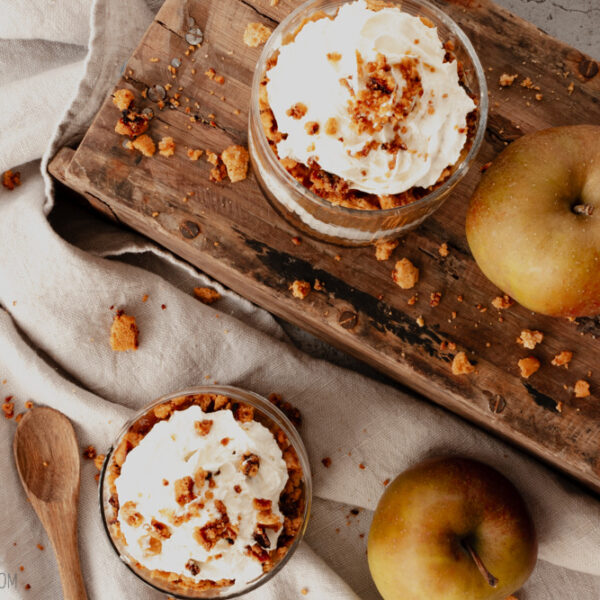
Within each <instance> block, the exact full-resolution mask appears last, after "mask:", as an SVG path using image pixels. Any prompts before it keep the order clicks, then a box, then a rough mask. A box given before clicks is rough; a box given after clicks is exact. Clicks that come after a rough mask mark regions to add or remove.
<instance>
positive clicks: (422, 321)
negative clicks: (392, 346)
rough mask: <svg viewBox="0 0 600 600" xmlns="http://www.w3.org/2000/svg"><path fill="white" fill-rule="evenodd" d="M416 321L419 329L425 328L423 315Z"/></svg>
mask: <svg viewBox="0 0 600 600" xmlns="http://www.w3.org/2000/svg"><path fill="white" fill-rule="evenodd" d="M415 320H416V322H417V325H418V326H419V327H425V319H424V318H423V317H422V316H421V315H419V316H418V317H417V318H416V319H415Z"/></svg>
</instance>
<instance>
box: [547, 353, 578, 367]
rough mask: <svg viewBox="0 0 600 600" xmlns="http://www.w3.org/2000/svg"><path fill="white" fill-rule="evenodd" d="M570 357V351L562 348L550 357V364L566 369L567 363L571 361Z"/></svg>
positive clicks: (571, 356) (571, 355)
mask: <svg viewBox="0 0 600 600" xmlns="http://www.w3.org/2000/svg"><path fill="white" fill-rule="evenodd" d="M572 358H573V353H572V352H569V351H568V350H563V351H562V352H559V353H558V354H557V355H556V356H555V357H554V358H553V359H552V362H551V363H550V364H552V365H554V366H555V367H565V369H568V368H569V363H570V362H571V359H572Z"/></svg>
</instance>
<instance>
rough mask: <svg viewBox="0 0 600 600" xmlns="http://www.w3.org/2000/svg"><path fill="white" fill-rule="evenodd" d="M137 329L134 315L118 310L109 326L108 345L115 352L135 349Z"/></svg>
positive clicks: (136, 347)
mask: <svg viewBox="0 0 600 600" xmlns="http://www.w3.org/2000/svg"><path fill="white" fill-rule="evenodd" d="M138 338H139V331H138V328H137V324H136V322H135V317H133V316H131V315H126V314H124V313H123V311H118V312H117V314H116V315H115V317H114V319H113V322H112V326H111V328H110V346H111V348H112V349H113V350H114V351H115V352H124V351H126V350H137V349H138V346H139V342H138Z"/></svg>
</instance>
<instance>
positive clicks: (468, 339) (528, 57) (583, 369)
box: [50, 0, 600, 492]
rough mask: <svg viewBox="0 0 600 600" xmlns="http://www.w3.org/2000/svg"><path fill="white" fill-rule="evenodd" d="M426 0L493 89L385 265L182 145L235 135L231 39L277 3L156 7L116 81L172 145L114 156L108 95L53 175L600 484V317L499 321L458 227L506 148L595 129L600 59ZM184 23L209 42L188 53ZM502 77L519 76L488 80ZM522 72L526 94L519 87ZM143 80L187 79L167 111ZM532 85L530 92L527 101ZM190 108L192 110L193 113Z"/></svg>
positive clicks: (453, 406)
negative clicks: (481, 135)
mask: <svg viewBox="0 0 600 600" xmlns="http://www.w3.org/2000/svg"><path fill="white" fill-rule="evenodd" d="M434 3H435V4H437V5H438V6H439V7H440V8H442V9H444V10H446V11H447V12H448V13H449V14H450V15H451V16H452V17H453V18H454V19H455V20H456V21H458V23H459V24H460V25H461V26H462V27H463V28H464V30H465V31H466V33H467V34H468V35H469V36H470V38H471V40H472V41H473V43H474V45H475V47H476V49H477V51H478V53H479V56H480V58H481V61H482V63H483V65H484V68H485V70H486V73H487V76H488V84H489V88H490V101H491V113H490V118H489V126H488V129H487V134H486V139H485V142H484V145H483V148H482V150H481V153H480V156H479V159H478V161H477V164H476V166H475V167H474V168H473V169H472V171H471V172H470V173H469V175H468V176H467V177H466V178H465V180H464V181H463V182H462V183H461V184H460V186H459V187H458V188H457V189H456V190H455V192H454V194H453V196H452V197H451V198H450V199H449V201H448V202H447V203H446V204H445V205H444V207H443V208H442V209H441V210H440V211H439V212H437V213H436V214H435V215H433V217H431V218H429V219H428V220H427V221H426V222H425V223H424V224H423V225H422V226H421V227H420V228H419V229H418V230H416V231H415V232H413V233H411V234H409V235H407V236H406V237H405V238H404V239H403V240H402V242H401V244H400V246H399V248H398V249H397V250H396V251H395V253H394V256H393V257H392V259H391V260H389V261H386V262H377V261H376V260H375V257H374V251H373V248H360V249H348V248H341V247H337V246H334V245H330V244H326V243H322V242H319V241H315V240H313V239H311V238H310V237H307V236H305V235H302V236H301V238H302V242H301V243H300V244H299V245H296V244H294V243H293V241H292V238H294V236H296V235H298V234H297V232H296V231H294V230H293V229H292V228H291V227H290V226H289V225H288V224H287V223H286V222H285V221H284V220H282V219H281V218H280V217H279V216H278V215H277V213H276V212H275V211H274V210H273V209H272V208H271V206H270V205H269V204H268V202H267V201H266V200H265V199H264V197H263V195H262V193H261V191H260V189H259V187H258V185H257V182H256V180H255V178H254V176H253V175H252V174H250V176H249V177H248V179H246V180H245V181H243V182H241V183H236V184H233V185H232V184H230V183H228V182H227V181H224V182H222V183H219V184H213V183H211V182H209V171H210V168H211V167H212V165H210V164H209V163H207V162H206V161H205V160H204V157H203V158H202V159H200V160H199V161H198V162H192V161H190V160H189V159H188V158H187V156H186V149H187V148H188V147H190V148H201V149H204V150H206V149H210V150H213V151H216V152H220V151H221V150H223V149H224V148H225V147H227V146H228V145H230V144H231V143H240V144H246V143H247V122H248V104H249V98H250V84H251V79H252V75H253V71H254V66H255V64H256V61H257V59H258V57H259V54H260V48H257V49H254V48H248V47H246V46H245V45H244V44H243V42H242V37H243V31H244V29H245V27H246V25H247V23H249V22H251V21H259V22H262V23H265V24H266V25H268V26H270V27H275V26H276V25H277V22H278V21H280V20H281V19H282V18H283V17H284V16H285V15H287V14H288V13H289V12H290V10H292V9H293V8H294V7H295V6H297V2H296V1H295V0H281V1H280V2H279V4H278V5H277V6H274V7H273V6H271V2H270V0H253V1H250V0H195V1H194V0H166V2H165V4H164V5H163V7H162V9H161V10H160V12H159V13H158V15H157V17H156V19H155V20H154V22H153V23H152V25H151V26H150V28H149V30H148V32H147V34H146V35H145V37H144V38H143V40H142V41H141V43H140V45H139V46H138V48H137V49H136V50H135V52H134V54H133V56H132V57H131V59H130V60H129V63H128V64H127V66H126V68H125V71H124V74H123V77H122V78H121V80H120V81H119V82H118V84H117V87H119V88H120V87H126V88H129V89H131V90H133V91H135V94H136V98H137V100H138V104H139V105H140V106H141V107H145V106H152V107H153V108H154V109H155V112H156V115H157V116H156V117H155V119H154V120H153V121H152V124H151V128H150V134H151V136H152V137H153V138H154V139H155V140H156V141H158V140H160V139H161V137H163V136H165V135H167V136H172V137H173V138H174V139H175V142H176V144H177V148H176V152H175V155H174V156H172V157H170V158H165V157H162V156H159V155H158V153H157V154H156V155H155V156H154V157H153V158H142V157H141V155H140V154H139V153H137V152H132V151H129V150H126V149H125V148H123V146H122V141H123V139H124V138H122V137H120V136H118V135H116V134H115V133H114V126H115V123H116V121H117V119H118V117H119V113H118V111H117V110H116V108H115V107H114V106H113V105H112V103H111V99H110V98H107V99H106V102H105V103H104V105H103V106H102V108H101V110H100V112H99V114H98V116H97V118H96V119H95V121H94V123H93V125H92V126H91V128H90V130H89V131H88V132H87V134H86V136H85V138H84V140H83V141H82V143H81V145H80V146H79V147H78V148H77V149H76V150H75V151H74V150H73V149H69V148H65V149H63V150H62V151H61V152H59V154H58V155H57V156H56V158H55V159H54V161H53V162H52V164H51V165H50V171H51V172H52V173H53V174H54V176H55V177H56V178H57V179H59V180H60V181H62V182H63V183H65V184H66V185H67V186H69V187H71V188H73V189H75V190H77V191H78V192H80V193H81V194H82V195H83V196H84V197H85V198H86V199H87V200H88V201H89V203H90V204H91V205H92V206H94V207H95V208H96V209H98V210H100V211H102V212H103V213H105V214H107V215H108V216H109V217H111V218H112V219H114V220H116V221H119V222H121V223H124V224H126V225H129V226H131V227H133V228H134V229H136V230H137V231H140V232H142V233H144V234H146V235H147V236H149V237H150V238H152V239H154V240H156V241H157V242H159V243H160V244H162V245H164V246H166V247H167V248H170V249H171V250H172V251H173V252H175V253H176V254H178V255H180V256H182V257H183V258H185V259H186V260H188V261H189V262H191V263H193V264H194V265H196V266H197V267H199V268H200V269H202V270H203V271H205V272H206V273H208V274H209V275H211V276H213V277H215V278H216V279H218V280H219V281H221V282H223V283H224V284H225V285H227V286H229V287H230V288H231V289H233V290H235V291H237V292H238V293H240V294H242V295H243V296H245V297H247V298H249V299H250V300H252V301H254V302H256V303H257V304H259V305H261V306H263V307H265V308H266V309H267V310H269V311H271V312H273V313H275V314H277V315H279V316H281V317H283V318H284V319H286V320H288V321H291V322H292V323H295V324H297V325H299V326H300V327H303V328H304V329H306V330H308V331H310V332H312V333H314V334H316V335H318V336H320V337H322V338H324V339H325V340H327V341H328V342H330V343H332V344H334V345H335V346H338V347H339V348H341V349H343V350H345V351H346V352H349V353H351V354H353V355H355V356H357V357H358V358H360V359H362V360H364V361H366V362H367V363H370V364H371V365H373V366H375V367H376V368H377V369H379V370H380V371H382V372H384V373H386V374H388V375H389V376H391V377H393V378H395V379H397V380H398V381H400V382H402V383H404V384H406V385H408V386H410V387H411V388H413V389H414V390H416V391H418V392H420V393H421V394H423V395H424V396H426V397H427V398H429V399H431V400H433V401H435V402H437V403H439V404H441V405H443V406H445V407H447V408H449V409H450V410H452V411H454V412H456V413H458V414H460V415H462V416H464V417H466V418H467V419H469V420H471V421H474V422H476V423H478V424H479V425H481V426H483V427H485V428H486V429H488V430H491V431H493V432H495V433H496V434H498V435H500V436H502V437H504V438H506V439H508V440H511V441H512V442H514V443H516V444H517V445H519V446H521V447H523V448H525V449H527V450H529V451H531V452H532V453H534V454H536V455H537V456H539V457H541V458H542V459H544V460H546V461H547V462H549V463H552V464H553V465H555V466H556V467H558V468H559V469H562V470H563V471H566V472H568V473H570V474H571V475H573V476H574V477H576V478H577V479H579V480H580V481H582V482H584V483H586V484H587V485H588V486H589V487H590V488H592V489H594V490H596V491H597V492H599V491H600V347H599V342H598V341H597V340H596V335H598V334H600V319H579V320H578V322H576V323H571V322H567V321H566V320H557V319H550V318H545V317H542V316H539V315H534V314H532V313H531V312H529V311H527V310H525V309H523V308H522V307H519V306H514V307H512V308H511V309H509V310H506V311H503V312H502V314H500V313H499V312H498V311H497V310H496V309H494V308H493V307H492V306H491V301H492V299H493V298H494V297H495V296H497V295H498V293H499V290H497V289H496V288H495V287H494V286H493V285H492V284H491V283H490V282H488V281H487V280H486V278H485V277H484V276H483V275H482V273H481V272H480V271H479V269H478V268H477V266H476V265H475V263H474V262H473V259H472V257H471V254H470V253H469V249H468V246H467V243H466V240H465V234H464V218H465V211H466V208H467V204H468V199H469V197H470V195H471V193H472V191H473V189H474V187H475V185H476V184H477V182H478V181H479V179H480V176H481V175H480V167H481V166H482V165H484V164H485V163H487V162H488V161H491V160H492V159H493V158H494V157H495V156H496V155H497V154H498V152H499V151H501V150H502V149H503V148H504V147H505V146H506V145H507V144H508V143H510V142H511V141H512V140H514V139H516V138H518V137H519V136H521V135H522V134H523V133H525V132H528V131H533V130H537V129H540V128H544V127H548V126H552V125H566V124H576V123H583V122H592V123H599V122H600V75H598V64H597V63H596V62H594V61H593V60H591V59H589V58H588V57H586V56H584V55H582V54H581V53H580V52H578V51H576V50H574V49H572V48H569V47H567V46H565V45H564V44H562V43H561V42H559V41H557V40H555V39H553V38H551V37H549V36H548V35H546V34H545V33H543V32H542V31H540V30H539V29H537V28H536V27H534V26H533V25H531V24H529V23H527V22H525V21H523V20H521V19H519V18H517V17H515V16H513V15H512V14H510V13H508V12H506V11H504V10H502V9H500V8H498V7H497V6H495V5H494V4H493V3H492V2H490V1H489V0H451V1H450V0H434ZM189 17H193V18H194V19H195V21H196V23H197V24H198V25H199V26H200V27H201V28H202V29H203V31H204V33H205V39H204V43H203V45H202V47H201V48H199V49H197V50H196V51H195V52H193V53H191V54H190V55H189V56H186V55H185V50H186V49H187V48H188V44H187V42H186V41H185V33H186V32H187V31H188V28H189V25H188V23H189ZM173 58H179V59H180V60H181V61H182V64H181V66H180V68H179V69H178V70H177V74H176V76H175V78H172V75H171V73H169V71H168V70H167V66H168V65H169V64H170V63H171V61H172V59H173ZM152 59H158V61H156V60H154V61H153V60H152ZM211 67H212V68H214V69H215V71H216V72H217V73H218V74H222V75H224V77H225V83H224V84H223V85H219V84H218V83H216V82H215V81H212V80H210V79H209V78H208V77H206V76H205V75H204V72H205V71H206V70H207V69H209V68H211ZM194 71H195V72H194ZM502 73H509V74H515V73H518V74H519V75H520V77H519V79H518V80H517V81H516V82H515V84H514V85H513V86H512V87H510V88H503V89H501V88H500V87H499V85H498V80H499V77H500V75H501V74H502ZM525 77H530V78H531V80H532V82H533V84H534V85H537V86H539V87H540V90H539V92H538V91H536V90H533V89H527V88H525V87H521V86H520V85H519V83H520V81H522V80H523V79H524V78H525ZM157 83H158V84H162V85H163V86H164V85H165V84H167V83H171V84H172V85H173V89H172V90H171V91H170V92H169V95H170V96H172V95H173V93H175V92H176V91H177V90H178V88H179V87H181V88H183V89H182V90H180V93H181V97H180V106H179V107H177V108H176V109H174V110H169V109H168V108H165V109H164V110H162V111H159V110H157V107H156V104H153V103H152V102H150V101H149V100H142V97H141V92H142V91H143V90H144V89H146V88H147V87H148V86H151V85H153V84H157ZM569 88H570V89H569ZM538 93H541V94H542V95H543V98H542V100H536V99H535V95H536V94H538ZM186 97H187V98H189V102H186V101H185V98H186ZM196 102H197V103H198V104H197V105H196V104H195V103H196ZM187 106H189V107H190V113H191V115H198V117H200V119H199V120H197V121H194V122H192V121H191V120H190V114H187V113H186V111H185V108H186V107H187ZM211 115H214V116H211ZM190 192H194V194H193V195H190ZM443 242H446V243H447V244H448V247H449V250H450V254H449V256H447V257H446V258H443V257H441V256H440V255H439V253H438V248H439V246H440V245H441V244H442V243H443ZM404 256H406V257H408V258H410V260H411V261H413V262H414V263H415V264H416V265H417V266H418V267H419V268H420V270H421V281H420V282H419V284H418V287H417V288H416V290H410V291H403V290H401V289H400V288H398V287H397V286H396V285H395V284H394V282H393V281H392V278H391V270H392V268H393V264H394V261H395V260H398V259H400V258H401V257H404ZM296 279H301V280H307V281H309V282H311V283H314V281H315V280H317V279H318V280H319V281H320V282H321V283H322V285H323V287H324V290H323V291H318V292H317V291H313V292H311V294H310V295H309V296H308V297H307V298H306V299H305V300H303V301H302V300H298V299H296V298H293V297H292V295H291V293H290V292H289V286H290V284H291V283H292V282H293V281H294V280H296ZM415 291H417V292H418V296H419V300H418V302H417V303H416V304H414V305H412V306H411V305H409V304H408V302H407V301H408V299H409V298H410V297H411V296H413V294H414V292H415ZM432 292H441V293H442V300H441V303H440V304H439V306H437V307H431V306H430V302H429V299H430V294H431V293H432ZM459 297H462V301H460V300H459ZM453 312H455V313H456V316H455V317H453ZM418 317H422V318H423V320H424V325H423V326H419V325H418V323H417V318H418ZM501 317H502V318H501ZM524 328H529V329H539V330H540V331H542V332H544V334H545V337H544V342H543V343H542V344H541V345H540V346H538V347H537V348H536V349H535V350H534V351H528V350H524V349H522V348H521V347H520V346H518V345H517V344H516V342H515V340H516V338H517V336H518V335H519V333H520V331H521V330H522V329H524ZM443 342H452V343H455V344H456V346H457V349H458V350H465V351H466V352H467V353H468V355H469V357H470V358H471V360H472V361H473V362H474V363H476V367H477V371H476V373H474V374H472V375H468V376H465V375H463V376H453V375H452V373H451V369H450V364H451V361H452V357H453V354H454V352H449V351H447V350H446V351H443V350H442V348H441V346H442V343H443ZM561 350H571V351H573V352H574V358H573V361H572V363H571V365H570V367H569V369H568V370H566V369H565V368H564V367H563V368H558V367H554V366H551V364H550V361H551V359H552V357H553V356H554V355H555V354H556V353H558V352H560V351H561ZM530 354H533V355H535V356H537V357H538V358H539V359H540V360H541V362H542V367H541V369H540V371H539V372H538V373H536V374H535V375H533V376H532V377H531V378H530V379H529V380H524V379H522V378H521V377H520V376H519V369H518V367H517V360H518V359H519V358H522V357H524V356H527V355H530ZM590 371H591V374H590ZM578 379H586V380H588V381H589V382H590V384H591V389H592V396H591V397H589V398H586V399H575V397H574V393H573V385H574V383H575V382H576V381H577V380H578ZM340 401H342V402H343V400H340Z"/></svg>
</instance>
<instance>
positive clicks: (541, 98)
mask: <svg viewBox="0 0 600 600" xmlns="http://www.w3.org/2000/svg"><path fill="white" fill-rule="evenodd" d="M535 99H536V100H537V101H538V102H541V101H542V100H543V99H544V95H543V94H536V95H535Z"/></svg>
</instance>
